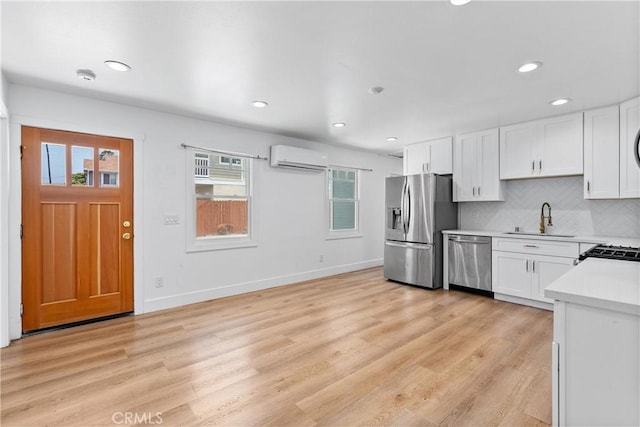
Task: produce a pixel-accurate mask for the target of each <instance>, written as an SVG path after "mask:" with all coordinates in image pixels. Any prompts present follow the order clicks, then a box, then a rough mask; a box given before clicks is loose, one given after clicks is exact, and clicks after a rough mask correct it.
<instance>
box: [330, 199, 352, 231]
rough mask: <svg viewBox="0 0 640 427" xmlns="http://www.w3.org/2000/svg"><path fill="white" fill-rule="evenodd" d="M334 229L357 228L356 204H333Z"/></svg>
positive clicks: (336, 202)
mask: <svg viewBox="0 0 640 427" xmlns="http://www.w3.org/2000/svg"><path fill="white" fill-rule="evenodd" d="M331 210H332V212H331V214H332V216H333V229H334V230H354V229H355V228H356V202H339V201H334V202H333V203H332V209H331Z"/></svg>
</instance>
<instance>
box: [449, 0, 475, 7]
mask: <svg viewBox="0 0 640 427" xmlns="http://www.w3.org/2000/svg"><path fill="white" fill-rule="evenodd" d="M470 1H471V0H449V2H450V3H451V4H452V5H454V6H464V5H465V4H467V3H469V2H470Z"/></svg>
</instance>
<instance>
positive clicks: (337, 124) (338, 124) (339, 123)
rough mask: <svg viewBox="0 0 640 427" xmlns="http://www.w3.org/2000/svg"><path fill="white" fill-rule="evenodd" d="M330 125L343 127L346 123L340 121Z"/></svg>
mask: <svg viewBox="0 0 640 427" xmlns="http://www.w3.org/2000/svg"><path fill="white" fill-rule="evenodd" d="M331 126H333V127H334V128H343V127H345V126H346V124H345V123H342V122H337V123H333V124H332V125H331Z"/></svg>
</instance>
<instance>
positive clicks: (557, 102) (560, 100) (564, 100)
mask: <svg viewBox="0 0 640 427" xmlns="http://www.w3.org/2000/svg"><path fill="white" fill-rule="evenodd" d="M569 101H571V99H570V98H556V99H554V100H553V101H551V102H549V104H551V105H553V106H554V107H557V106H558V105H564V104H566V103H567V102H569Z"/></svg>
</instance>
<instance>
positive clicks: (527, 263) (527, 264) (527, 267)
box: [525, 260, 529, 273]
mask: <svg viewBox="0 0 640 427" xmlns="http://www.w3.org/2000/svg"><path fill="white" fill-rule="evenodd" d="M525 270H526V271H527V273H528V272H529V260H526V261H525Z"/></svg>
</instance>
